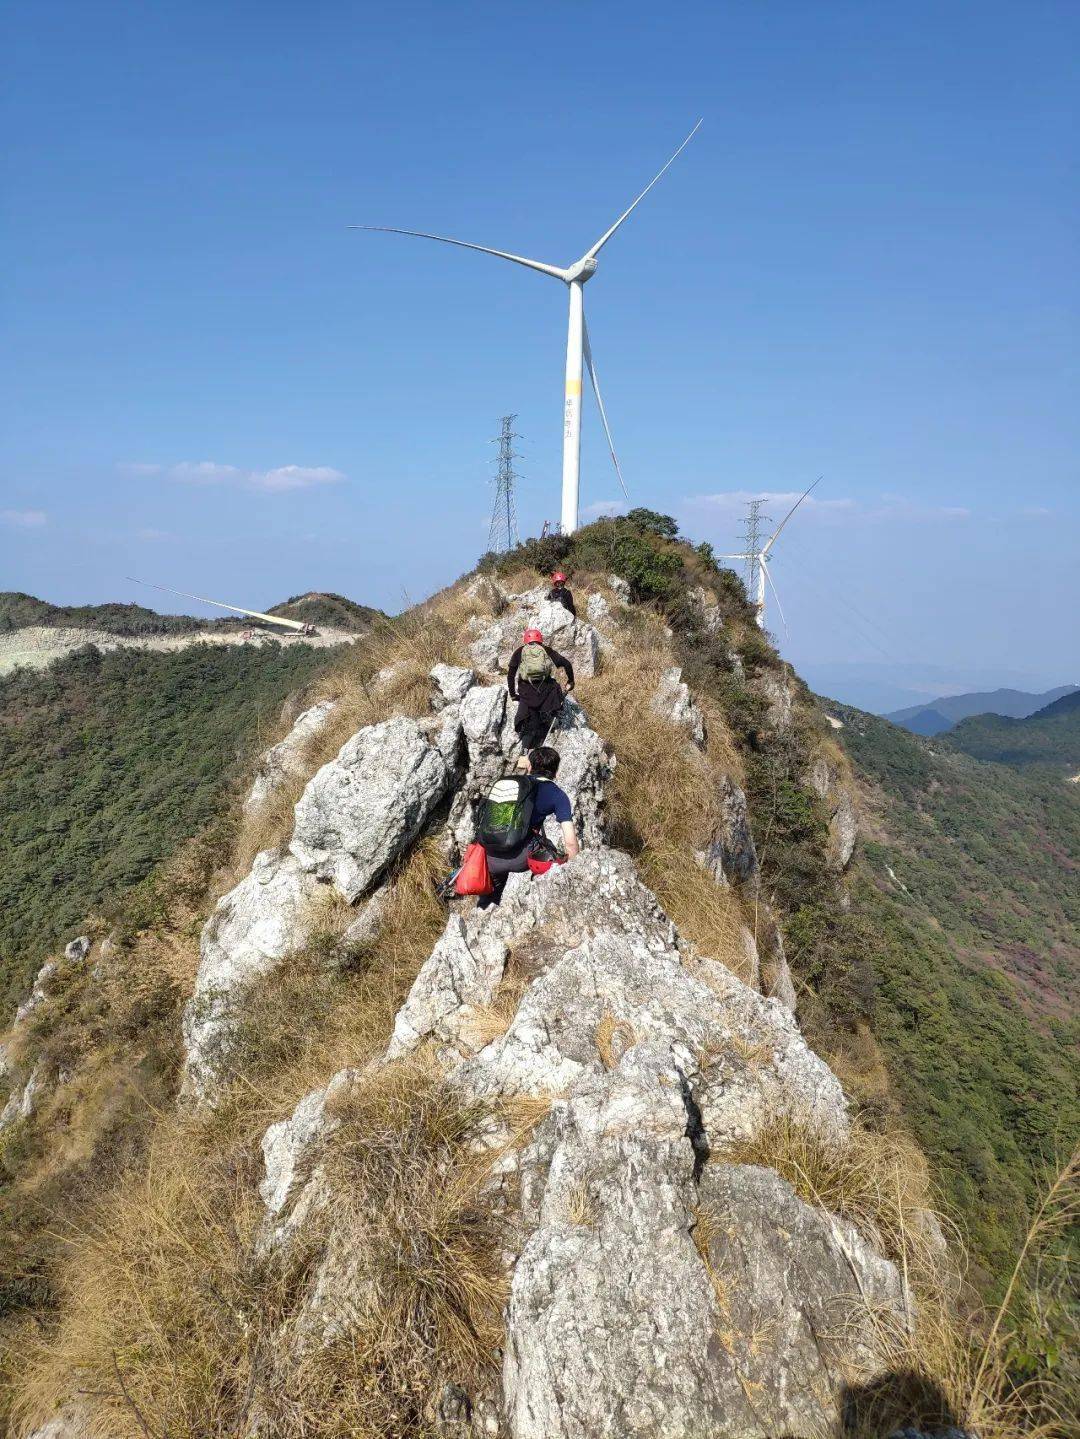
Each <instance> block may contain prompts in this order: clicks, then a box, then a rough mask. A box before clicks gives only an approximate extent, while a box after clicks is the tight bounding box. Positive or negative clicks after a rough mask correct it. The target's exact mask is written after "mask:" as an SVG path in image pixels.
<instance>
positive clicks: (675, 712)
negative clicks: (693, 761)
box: [650, 665, 705, 749]
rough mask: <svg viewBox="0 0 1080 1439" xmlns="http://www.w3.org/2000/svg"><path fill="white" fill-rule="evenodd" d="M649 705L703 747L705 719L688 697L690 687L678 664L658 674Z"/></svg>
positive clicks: (699, 746) (699, 747) (700, 747)
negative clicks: (658, 679) (657, 680)
mask: <svg viewBox="0 0 1080 1439" xmlns="http://www.w3.org/2000/svg"><path fill="white" fill-rule="evenodd" d="M650 707H651V709H652V710H653V712H654V713H655V714H658V715H662V716H663V717H664V719H667V720H670V721H671V723H672V724H673V725H675V726H676V727H677V728H678V729H684V730H686V732H687V733H688V734H689V736H690V738H691V739H692V740H693V742H694V744H696V745H697V747H698V749H704V747H705V721H704V719H703V717H702V714H701V711H700V709H698V707H697V705H696V704H695V703H694V701H693V700H692V699H691V697H690V688H689V686H688V685H687V684H686V683H685V682H684V680H683V677H682V670H681V669H679V668H678V666H677V665H676V666H673V667H672V668H671V669H666V670H665V671H664V672H663V674H662V675H661V676H660V683H659V685H658V686H657V689H656V694H655V695H654V696H653V698H652V700H651V702H650Z"/></svg>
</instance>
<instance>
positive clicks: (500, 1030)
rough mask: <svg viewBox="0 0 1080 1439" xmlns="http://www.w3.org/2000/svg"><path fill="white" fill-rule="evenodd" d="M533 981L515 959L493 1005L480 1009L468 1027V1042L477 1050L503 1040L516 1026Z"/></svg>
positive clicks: (510, 961) (479, 1006) (470, 1020)
mask: <svg viewBox="0 0 1080 1439" xmlns="http://www.w3.org/2000/svg"><path fill="white" fill-rule="evenodd" d="M530 983H531V978H530V976H529V975H528V974H526V973H525V972H524V970H522V969H520V968H518V966H517V965H515V963H514V958H513V955H511V956H510V958H509V959H508V960H507V962H506V967H505V968H504V970H503V975H502V979H500V981H499V987H498V989H497V990H496V991H495V994H494V996H493V997H492V1001H491V1003H490V1004H485V1005H478V1006H477V1007H476V1008H475V1009H474V1010H473V1011H472V1013H471V1015H470V1016H469V1019H468V1024H467V1038H468V1040H469V1042H470V1043H471V1044H473V1045H475V1046H476V1048H477V1049H483V1048H484V1046H485V1045H488V1044H493V1043H494V1041H495V1040H496V1039H501V1038H502V1036H503V1035H504V1034H505V1033H506V1031H507V1030H508V1029H509V1028H510V1026H511V1024H512V1023H513V1022H514V1016H515V1015H516V1014H517V1012H518V1006H519V1005H520V1003H521V1000H522V996H523V995H524V993H525V991H526V990H527V989H528V987H529V985H530Z"/></svg>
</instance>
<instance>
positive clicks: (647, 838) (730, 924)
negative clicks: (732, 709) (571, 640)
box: [579, 622, 750, 978]
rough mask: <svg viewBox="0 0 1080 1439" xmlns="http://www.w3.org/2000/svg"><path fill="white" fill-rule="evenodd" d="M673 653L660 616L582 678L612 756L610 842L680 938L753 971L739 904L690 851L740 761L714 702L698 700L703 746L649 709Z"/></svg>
mask: <svg viewBox="0 0 1080 1439" xmlns="http://www.w3.org/2000/svg"><path fill="white" fill-rule="evenodd" d="M669 660H670V651H669V646H668V641H667V640H666V639H665V637H664V635H663V634H662V632H661V630H660V628H659V625H658V624H657V623H655V622H654V623H651V624H649V623H646V624H643V625H642V626H640V627H639V629H638V631H637V632H636V633H634V634H633V635H627V636H624V637H622V639H621V641H620V649H619V652H618V654H616V655H615V656H614V657H612V658H611V659H609V660H606V662H605V665H604V670H603V673H602V674H601V675H599V676H598V677H597V678H595V679H590V680H583V681H582V683H581V685H580V686H579V694H580V698H581V701H582V704H583V705H584V706H585V708H586V710H587V711H588V714H589V722H590V724H591V725H592V726H593V728H594V729H595V730H597V732H598V733H599V734H601V735H603V736H604V738H605V739H606V740H608V741H609V743H610V744H611V745H612V746H613V748H614V750H615V754H616V756H617V759H618V764H617V765H616V768H615V774H614V777H613V779H612V782H611V784H610V785H609V786H608V794H607V801H608V815H609V827H610V836H611V843H612V844H613V845H615V846H616V847H618V848H620V849H625V850H627V851H628V852H629V853H630V854H632V855H634V856H635V857H636V859H637V862H638V865H639V867H640V869H641V873H642V877H643V878H644V880H645V882H646V883H647V884H648V885H649V887H650V888H651V889H652V890H653V892H654V894H655V895H656V897H657V899H658V900H659V901H660V903H661V905H662V906H663V908H664V910H665V912H666V913H667V914H669V915H670V916H671V919H672V920H673V921H674V923H675V925H676V926H677V928H678V930H679V932H680V934H682V935H683V936H684V938H686V939H688V940H689V941H690V942H691V943H692V944H693V945H694V946H695V947H696V948H697V949H698V950H699V951H700V953H702V954H707V955H709V956H710V957H712V958H714V959H718V960H720V961H721V963H723V964H726V965H727V966H728V967H729V968H730V969H732V970H734V972H735V973H736V974H739V975H740V977H745V978H749V977H750V976H749V974H748V969H749V961H748V956H747V952H746V948H745V945H744V943H743V936H742V930H743V916H742V911H741V908H740V906H739V903H738V901H737V900H736V899H735V897H734V896H733V895H732V894H731V893H730V891H725V890H723V889H721V888H720V887H719V886H718V885H717V884H716V883H715V882H714V880H713V879H712V876H711V875H709V874H708V872H707V871H706V870H704V869H703V868H702V867H701V866H700V865H699V864H697V862H696V860H695V858H694V856H695V854H696V853H697V852H698V851H700V850H703V849H705V848H706V846H707V845H708V844H709V843H710V842H711V840H712V839H713V836H714V835H715V833H716V828H717V824H718V821H719V812H718V807H717V806H718V797H719V793H720V780H721V777H722V776H723V775H724V774H731V775H734V776H735V777H736V778H737V779H738V778H740V777H741V774H742V770H741V764H740V761H739V759H738V757H737V755H736V753H735V750H734V748H733V746H732V744H731V740H730V737H729V735H728V731H727V728H726V726H725V723H724V720H723V717H722V715H721V714H720V712H719V710H718V709H714V708H712V707H711V706H709V705H708V704H707V703H706V704H704V706H703V708H704V711H705V721H706V726H707V729H708V742H707V745H706V749H705V752H704V753H701V752H700V751H698V750H697V749H695V748H694V746H693V745H692V744H691V743H690V742H689V740H688V738H687V737H686V736H685V735H684V734H683V733H682V732H681V731H680V730H677V729H675V728H674V727H673V726H672V725H671V724H670V723H669V722H668V721H667V720H665V719H664V718H662V717H661V716H660V715H657V714H654V713H653V711H652V708H651V701H652V699H653V697H654V695H655V693H656V689H657V686H658V684H659V682H660V676H661V673H662V671H663V670H664V669H665V668H667V665H668V662H669ZM695 698H696V699H699V703H700V698H699V697H697V696H695Z"/></svg>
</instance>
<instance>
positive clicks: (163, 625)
mask: <svg viewBox="0 0 1080 1439" xmlns="http://www.w3.org/2000/svg"><path fill="white" fill-rule="evenodd" d="M236 623H237V621H235V620H201V619H196V618H195V616H194V615H159V614H158V613H157V611H156V610H148V609H146V608H145V607H144V606H143V605H134V604H132V605H123V604H101V605H52V604H50V603H49V602H48V600H39V599H36V598H35V597H34V596H33V595H24V594H20V593H19V592H18V591H16V590H5V591H2V592H0V631H4V630H19V629H25V628H26V627H28V626H30V625H44V626H45V627H46V628H47V629H92V630H105V631H107V632H108V633H109V634H113V635H184V634H191V633H192V632H193V631H195V630H201V629H206V628H208V627H211V626H213V625H235V624H236Z"/></svg>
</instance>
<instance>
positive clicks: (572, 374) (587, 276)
mask: <svg viewBox="0 0 1080 1439" xmlns="http://www.w3.org/2000/svg"><path fill="white" fill-rule="evenodd" d="M700 125H701V121H700V120H699V121H698V122H697V124H696V125H695V126H694V128H693V129H692V130H691V131H690V134H689V135H687V137H686V139H685V140H684V141H683V142H682V144H681V145H680V146H679V148H678V149H677V150H676V151H675V154H674V155H672V157H671V159H670V160H669V161H668V162H667V164H666V165H665V166H664V167H663V169H661V170H658V171H657V173H656V174H655V175H654V176H653V178H652V179H651V180H650V181H649V183H648V184H647V185H646V186H645V188H644V190H642V192H641V194H640V195H639V196H638V197H637V199H636V200H635V201H634V203H633V204H632V205H630V206H629V208H628V209H626V210H624V211H623V213H622V214H621V215H620V216H619V218H618V219H617V220H616V221H615V223H614V225H612V227H611V228H610V230H607V231H605V232H604V234H603V235H601V236H600V238H599V240H597V242H596V244H595V245H593V246H591V247H590V248H589V249H588V250H586V251H585V253H584V255H582V257H581V259H580V260H577V261H576V262H575V263H574V264H573V265H569V266H567V267H566V268H565V269H564V268H562V267H561V266H559V265H545V264H544V263H543V262H542V261H540V260H528V259H526V258H525V257H524V256H523V255H511V254H509V253H508V252H507V251H506V250H492V249H489V248H488V246H487V245H473V244H470V243H469V241H467V240H451V239H449V238H448V237H447V236H446V235H432V234H429V233H428V232H427V231H425V230H399V229H397V228H395V227H394V226H392V225H350V226H349V227H348V228H349V229H350V230H378V231H381V232H383V233H385V234H390V235H414V236H416V238H417V239H420V240H439V241H440V242H441V243H442V244H444V245H459V246H460V247H461V248H462V249H464V250H479V251H480V252H481V254H484V255H495V256H496V257H497V258H498V259H500V260H512V261H513V262H514V264H515V265H524V266H525V267H526V268H527V269H530V270H539V272H540V273H541V274H542V275H551V276H552V277H553V278H554V279H556V280H561V281H562V282H563V284H564V285H566V286H567V288H568V289H569V291H570V319H569V324H568V326H567V334H566V399H565V403H564V408H563V486H562V532H563V534H564V535H568V534H571V533H572V532H573V531H574V530H576V529H577V527H578V490H579V483H580V473H581V373H582V360H583V359H584V363H585V365H586V367H587V368H588V371H589V379H590V380H591V381H592V387H593V392H594V394H595V395H596V404H597V408H598V409H599V411H600V419H601V421H602V422H603V426H604V434H605V435H606V436H607V442H608V449H609V450H610V451H611V460H612V464H614V466H615V473H616V474H617V475H618V477H619V484H620V485H621V486H622V491H623V494H624V495H627V498H628V499H629V495H628V494H627V490H626V484H625V482H624V480H623V476H622V470H621V468H620V466H619V461H618V458H617V456H616V454H615V444H614V441H613V440H612V438H611V427H610V426H609V425H608V420H607V415H606V413H605V412H604V402H603V400H602V399H601V398H600V382H599V381H598V379H597V377H596V367H595V365H594V364H593V357H592V349H591V347H590V345H589V332H588V329H587V327H586V325H585V307H584V296H583V294H582V291H583V288H584V285H585V282H586V280H591V279H592V277H593V275H595V274H596V257H597V255H598V254H599V253H600V251H601V250H602V249H603V248H604V246H605V245H606V244H607V242H608V241H609V240H610V239H611V237H612V235H614V233H615V231H616V230H617V229H618V228H619V226H620V225H621V224H622V223H623V221H624V220H626V219H627V218H628V217H629V215H630V214H631V212H632V211H633V210H634V209H635V208H636V207H637V206H638V205H639V204H640V203H641V201H642V200H643V199H644V198H645V196H646V195H647V194H648V193H649V191H650V190H651V189H652V187H653V186H654V185H655V184H656V182H657V180H659V179H660V176H661V175H662V174H663V173H664V171H665V170H667V169H668V167H669V166H670V165H671V164H672V163H673V162H674V161H675V160H676V159H677V158H678V156H679V155H681V154H682V152H683V150H685V149H686V147H687V145H689V143H690V141H691V140H692V139H693V137H694V136H695V135H696V134H697V131H698V129H699V127H700Z"/></svg>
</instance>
